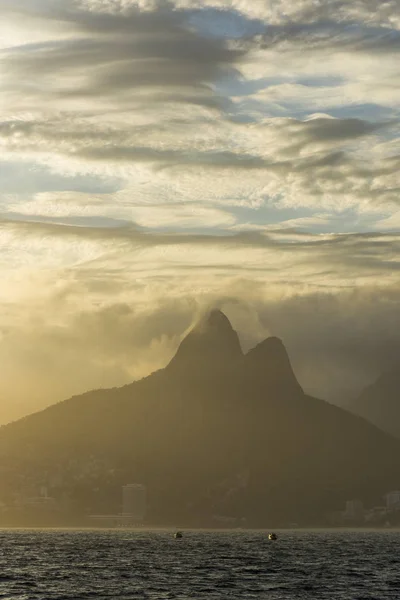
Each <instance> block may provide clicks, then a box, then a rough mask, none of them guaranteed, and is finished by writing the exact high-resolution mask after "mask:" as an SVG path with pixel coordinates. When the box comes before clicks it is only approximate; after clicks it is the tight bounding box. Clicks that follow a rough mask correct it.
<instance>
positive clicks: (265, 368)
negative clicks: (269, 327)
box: [167, 310, 303, 393]
mask: <svg viewBox="0 0 400 600" xmlns="http://www.w3.org/2000/svg"><path fill="white" fill-rule="evenodd" d="M167 370H168V371H169V372H173V371H175V372H177V374H178V373H179V375H181V376H185V375H186V376H189V377H195V378H199V377H201V378H204V377H205V378H215V377H218V376H223V375H225V376H229V373H230V372H234V373H235V375H236V376H237V375H238V374H241V375H243V376H246V375H247V376H249V377H251V378H254V377H256V378H259V377H262V379H263V380H264V382H265V385H266V386H268V388H269V389H274V390H275V391H278V390H279V391H282V392H286V393H287V392H289V391H291V392H293V393H303V392H302V389H301V387H300V385H299V383H298V381H297V379H296V377H295V375H294V373H293V370H292V367H291V364H290V360H289V357H288V354H287V352H286V349H285V347H284V345H283V343H282V341H281V340H280V339H279V338H277V337H269V338H267V339H265V340H264V341H262V342H260V343H259V344H258V345H257V346H255V348H253V349H252V350H250V351H249V352H248V353H247V354H243V351H242V349H241V346H240V341H239V337H238V334H237V333H236V331H235V330H234V329H233V328H232V325H231V323H230V322H229V319H228V318H227V317H226V316H225V315H224V313H223V312H221V311H220V310H212V311H211V312H209V313H208V314H206V316H204V317H203V318H202V319H201V320H200V321H199V322H198V323H197V325H196V326H195V327H194V328H193V329H192V330H191V331H190V332H189V334H188V335H187V336H186V337H185V338H184V339H183V341H182V342H181V344H180V346H179V348H178V350H177V352H176V354H175V356H174V357H173V359H172V360H171V362H170V363H169V365H168V367H167Z"/></svg>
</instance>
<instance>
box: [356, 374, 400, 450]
mask: <svg viewBox="0 0 400 600" xmlns="http://www.w3.org/2000/svg"><path fill="white" fill-rule="evenodd" d="M349 408H350V410H351V411H352V412H354V413H355V414H358V415H360V416H362V417H364V418H365V419H367V420H368V421H370V422H371V423H373V424H374V425H376V426H377V427H379V428H380V429H382V430H383V431H386V432H388V433H390V434H392V435H395V436H396V437H399V438H400V364H399V365H397V366H396V367H393V368H392V369H390V370H387V371H385V372H384V373H382V375H381V376H380V377H378V379H377V380H376V381H374V383H372V384H371V385H369V386H368V387H366V388H365V389H364V390H363V391H362V392H361V394H360V395H359V396H358V397H357V398H356V399H355V400H354V401H353V402H352V403H351V404H350V406H349Z"/></svg>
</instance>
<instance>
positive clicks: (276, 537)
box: [268, 533, 278, 540]
mask: <svg viewBox="0 0 400 600" xmlns="http://www.w3.org/2000/svg"><path fill="white" fill-rule="evenodd" d="M268 539H269V540H277V539H278V536H277V535H276V533H269V534H268Z"/></svg>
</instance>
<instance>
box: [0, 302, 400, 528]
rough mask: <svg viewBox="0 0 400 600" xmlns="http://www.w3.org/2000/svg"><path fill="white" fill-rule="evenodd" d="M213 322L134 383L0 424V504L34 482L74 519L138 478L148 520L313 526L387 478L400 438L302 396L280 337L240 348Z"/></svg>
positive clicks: (391, 478)
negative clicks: (224, 518)
mask: <svg viewBox="0 0 400 600" xmlns="http://www.w3.org/2000/svg"><path fill="white" fill-rule="evenodd" d="M221 315H222V316H221ZM225 319H226V317H225V315H223V313H221V314H218V313H217V314H214V315H213V316H212V317H211V318H210V317H208V319H207V318H206V320H205V321H203V322H201V324H200V326H196V327H195V328H193V329H192V330H191V332H189V333H188V335H187V336H186V337H185V339H184V340H183V341H182V343H181V345H180V347H179V349H178V351H177V353H176V355H175V357H174V358H173V359H172V361H171V362H170V363H169V364H168V365H167V367H166V368H164V369H160V370H159V371H156V372H155V373H153V374H151V375H149V376H148V377H146V378H143V379H141V380H139V381H136V382H133V383H131V384H128V385H126V386H124V387H122V388H114V389H110V390H97V391H92V392H87V393H86V394H83V395H81V396H75V397H73V398H70V399H68V400H65V401H63V402H61V403H59V404H57V405H54V406H52V407H50V408H48V409H46V410H44V411H42V412H39V413H35V414H34V415H31V416H29V417H25V418H24V419H22V420H20V421H17V422H15V423H13V424H10V425H7V426H5V427H3V428H2V429H1V430H0V460H1V464H2V477H3V494H4V496H5V497H6V500H7V498H10V497H15V496H16V495H21V494H25V495H26V494H28V493H31V491H32V490H33V489H37V488H38V487H39V486H40V485H43V484H46V485H47V486H48V487H49V490H50V492H51V494H52V495H53V496H54V497H55V498H60V497H63V498H64V497H65V498H68V502H67V501H66V503H67V505H68V507H69V509H68V510H70V511H72V512H73V514H75V515H78V514H80V515H82V514H87V513H89V512H104V511H106V512H107V511H108V512H110V511H111V512H112V510H115V508H114V509H113V506H114V507H115V504H116V500H115V493H116V492H115V490H118V489H119V486H120V485H122V484H123V483H127V482H130V481H136V482H142V483H144V484H145V485H146V486H147V488H148V494H149V504H150V509H149V519H150V520H151V522H152V523H163V524H165V523H173V522H176V520H177V519H179V522H181V523H187V524H190V525H204V524H206V525H208V526H211V525H212V524H213V521H212V519H213V515H215V514H224V515H228V516H232V517H237V518H246V519H247V523H248V524H249V525H252V526H264V525H266V524H267V523H268V522H270V520H271V519H273V521H274V523H275V524H285V523H286V524H287V523H290V522H298V523H302V524H307V525H312V524H321V523H325V524H326V522H327V521H326V518H327V515H328V514H329V513H330V512H331V511H335V510H338V509H340V508H341V507H342V506H343V504H344V502H345V500H346V499H349V498H352V497H357V498H361V499H362V500H363V501H364V502H366V503H368V502H369V503H370V502H373V501H375V500H376V499H377V498H379V497H380V496H381V495H382V494H383V493H385V492H387V491H389V490H390V489H395V488H396V487H398V485H399V473H400V459H398V458H397V456H400V452H399V450H400V443H399V442H397V441H396V440H394V439H393V438H391V437H389V436H387V435H385V434H384V433H383V432H380V431H379V430H378V429H377V428H376V427H374V426H373V425H371V424H369V423H367V422H366V421H364V420H363V419H361V418H360V417H357V416H354V415H352V414H349V413H346V412H345V411H344V410H342V409H340V408H338V407H334V406H332V405H329V404H328V403H326V402H324V401H323V400H318V399H315V398H312V397H310V396H307V395H306V394H304V392H303V390H302V388H301V386H300V385H299V383H298V382H297V379H296V377H295V374H294V373H293V370H292V367H291V364H290V360H289V357H288V355H287V352H286V349H285V347H284V345H283V343H282V341H281V340H279V339H278V338H267V340H264V341H263V342H261V343H260V344H258V345H257V346H256V347H255V348H254V349H252V350H250V351H249V352H248V353H247V354H243V352H242V351H241V348H240V342H239V340H238V338H237V334H236V332H234V330H233V328H232V327H231V325H230V323H229V321H228V322H226V321H227V319H226V321H225ZM199 336H200V338H199ZM204 336H205V337H204ZM199 339H200V341H199ZM188 340H189V341H188ZM237 342H238V343H239V348H238V345H237ZM239 350H240V353H239ZM241 473H242V474H243V473H245V474H246V477H244V478H242V479H243V481H246V484H245V485H244V484H243V485H241V486H239V487H237V486H236V484H235V483H234V482H235V481H237V480H238V477H239V474H241ZM239 479H240V478H239ZM224 482H225V483H224ZM226 486H228V487H229V486H231V487H232V490H234V491H233V492H232V493H230V494H228V493H227V491H226ZM235 486H236V487H235ZM29 490H31V491H29ZM96 490H97V491H96ZM99 490H100V491H99ZM1 500H2V498H0V501H1ZM3 502H4V499H3Z"/></svg>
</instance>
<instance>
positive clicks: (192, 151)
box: [0, 0, 400, 423]
mask: <svg viewBox="0 0 400 600" xmlns="http://www.w3.org/2000/svg"><path fill="white" fill-rule="evenodd" d="M0 12H1V15H2V19H1V22H0V62H1V65H0V282H1V283H0V365H1V366H0V369H1V371H0V375H1V376H0V398H1V406H0V423H1V422H6V421H8V420H10V419H15V418H17V417H19V416H21V415H23V414H27V413H29V412H32V411H34V410H37V409H39V408H41V407H43V406H46V405H47V404H49V403H52V402H55V401H59V400H61V399H63V398H65V397H68V396H70V395H72V394H77V393H80V392H83V391H85V390H88V389H92V388H100V387H110V386H116V385H123V384H125V383H127V382H130V381H132V380H134V379H137V378H140V377H143V376H145V375H147V374H149V373H150V372H152V371H154V370H155V369H158V368H160V367H163V366H164V365H165V364H166V363H167V362H168V361H169V359H170V358H171V357H172V355H173V353H174V352H175V350H176V348H177V346H178V344H179V342H180V340H181V339H182V337H183V336H184V335H185V333H186V332H187V331H188V330H189V328H190V327H191V326H192V324H193V323H194V322H195V321H196V320H197V319H198V318H199V315H200V314H202V313H203V312H204V311H205V310H207V309H208V308H215V307H218V308H221V309H222V310H224V311H225V313H226V314H227V316H228V317H229V318H230V319H231V322H232V324H233V326H234V327H235V328H236V329H237V330H238V332H239V335H240V338H241V341H242V345H243V348H244V350H247V349H248V348H250V347H251V346H252V345H254V344H255V343H257V342H258V341H260V340H261V339H263V338H265V337H267V336H269V335H277V336H279V337H281V338H282V339H283V341H284V343H285V345H286V347H287V349H288V352H289V355H290V358H291V360H292V364H293V366H294V368H295V371H296V374H297V376H298V379H299V381H300V383H301V384H302V386H303V387H304V389H305V390H306V391H307V392H309V393H313V394H316V395H318V396H320V397H323V398H326V399H328V400H330V401H334V402H337V403H338V404H345V402H346V401H347V400H348V399H349V398H350V397H351V396H352V395H354V394H358V392H359V391H360V390H361V389H362V387H363V386H364V385H366V384H368V383H370V382H371V381H372V380H373V379H374V378H375V377H377V376H378V375H379V374H380V372H381V371H382V370H383V369H386V368H388V366H390V365H392V364H394V363H395V361H396V360H398V357H399V351H400V330H399V308H400V302H399V301H400V283H399V282H400V277H399V274H400V271H399V268H400V260H399V257H400V194H399V190H400V138H399V131H400V121H399V117H400V60H399V58H400V56H399V55H400V5H399V3H398V0H388V1H382V0H353V1H352V2H348V0H198V1H196V0H170V1H168V0H0Z"/></svg>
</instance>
